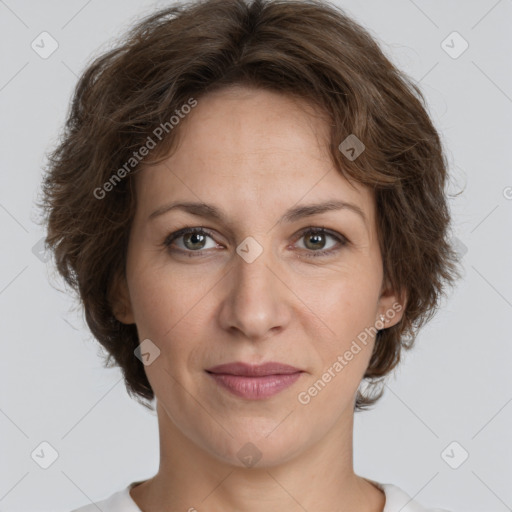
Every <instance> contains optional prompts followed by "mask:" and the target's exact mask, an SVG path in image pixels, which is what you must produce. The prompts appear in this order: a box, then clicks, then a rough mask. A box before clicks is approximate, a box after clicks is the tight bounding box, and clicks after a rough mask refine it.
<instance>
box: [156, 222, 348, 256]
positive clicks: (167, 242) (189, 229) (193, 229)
mask: <svg viewBox="0 0 512 512" xmlns="http://www.w3.org/2000/svg"><path fill="white" fill-rule="evenodd" d="M190 233H200V234H205V235H207V236H209V237H210V238H211V239H212V240H214V241H215V243H217V244H219V242H217V241H216V240H215V236H214V232H213V231H212V230H210V229H209V228H205V227H202V226H189V225H187V226H185V227H183V228H181V229H179V230H177V231H174V232H173V233H171V234H169V235H168V236H167V237H166V238H165V239H164V241H163V243H162V245H163V246H165V247H166V248H168V249H169V248H170V247H171V244H172V242H173V241H174V240H176V239H178V238H181V237H182V236H185V235H187V234H190ZM307 233H313V234H317V233H320V234H324V235H327V236H330V237H331V238H334V239H335V240H336V241H337V243H338V247H337V248H331V249H326V250H323V249H319V250H318V251H308V250H307V249H299V250H301V251H303V252H306V253H310V254H309V255H308V256H306V257H320V256H324V255H329V254H335V253H337V252H338V251H339V250H340V249H341V248H342V247H344V246H346V245H348V244H349V243H350V241H349V240H348V239H347V237H346V236H344V235H343V234H341V233H339V232H337V231H333V230H330V229H328V228H326V227H324V226H306V227H305V228H302V229H301V230H300V231H299V232H298V233H297V234H296V235H295V236H294V238H293V244H295V243H296V242H297V241H298V240H300V239H301V238H302V237H303V236H304V235H305V234H307ZM219 245H221V244H219ZM206 250H207V249H199V250H197V251H190V250H185V249H180V248H178V249H175V250H174V252H181V253H182V254H183V253H185V254H188V255H193V254H194V253H196V254H198V255H200V254H201V253H202V252H204V251H206ZM294 250H297V249H294Z"/></svg>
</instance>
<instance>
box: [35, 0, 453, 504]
mask: <svg viewBox="0 0 512 512" xmlns="http://www.w3.org/2000/svg"><path fill="white" fill-rule="evenodd" d="M424 103H425V102H424V99H423V97H422V95H421V92H420V91H419V90H418V89H417V87H416V86H415V85H414V84H413V83H412V82H410V81H409V80H408V79H407V77H405V76H404V75H403V74H402V73H401V72H400V71H398V70H397V69H396V68H395V67H394V66H393V65H392V64H391V63H390V61H389V60H388V59H387V58H386V57H385V56H384V55H383V53H382V52H381V50H380V49H379V47H378V45H377V44H376V42H375V41H374V40H373V39H372V38H371V37H370V36H369V34H368V33H367V32H366V31H365V30H364V29H363V28H362V27H360V26H359V25H357V24H356V23H355V22H354V21H352V20H351V19H349V18H348V17H347V16H346V15H344V13H343V12H342V11H341V10H339V9H337V8H334V7H331V6H330V5H328V4H321V3H319V2H307V1H291V2H290V1H289V2H282V3H281V2H272V1H269V2H263V1H258V0H256V1H253V2H249V3H246V2H243V1H242V0H230V1H226V0H207V1H203V2H201V3H194V4H189V5H187V6H181V7H172V8H167V9H164V10H162V11H159V12H157V13H156V14H154V15H152V16H151V17H148V18H146V19H145V20H143V21H142V22H140V23H139V25H138V26H136V27H135V28H134V29H133V30H132V31H131V32H130V33H129V34H128V36H127V38H126V40H125V41H123V43H122V44H121V45H120V46H119V47H118V48H116V49H114V50H112V51H110V52H109V53H107V54H105V55H103V56H101V57H99V58H98V59H96V61H95V62H93V63H92V64H91V65H90V66H89V68H88V69H87V70H86V72H85V73H84V74H83V76H82V77H81V79H80V81H79V84H78V86H77V89H76V92H75V96H74V99H73V104H72V109H71V111H70V113H69V119H68V121H67V124H66V128H67V131H66V133H65V135H64V137H63V141H62V142H61V144H60V145H59V147H58V148H57V149H56V150H55V151H54V153H53V154H52V155H51V158H50V165H49V169H48V173H47V175H46V177H45V183H44V192H45V196H44V208H45V210H46V213H47V223H48V237H47V244H48V246H49V247H50V248H51V249H52V250H53V251H54V253H55V258H56V263H57V267H58V270H59V272H60V273H61V274H62V276H63V277H64V278H65V279H66V280H67V282H68V283H69V284H71V285H72V286H73V287H74V288H75V289H76V291H77V292H78V293H79V296H80V298H81V300H82V302H83V305H84V309H85V313H86V318H87V322H88V325H89V327H90V329H91V331H92V333H93V334H94V336H95V337H96V338H97V340H98V341H99V342H100V343H101V344H102V345H103V346H104V347H105V348H106V349H107V351H108V353H109V360H108V361H107V363H109V362H110V361H111V360H112V359H113V360H114V361H115V363H116V364H117V365H119V367H120V368H121V369H122V371H123V375H124V378H125V382H126V386H127V389H128V391H129V393H130V394H131V395H132V396H133V397H135V398H136V399H138V400H140V401H141V403H142V404H143V405H146V406H148V407H151V405H150V402H151V401H152V400H153V399H155V403H156V410H157V415H158V423H159V434H160V457H161V458H160V467H159V470H158V473H157V474H156V475H154V476H153V477H152V478H149V479H148V480H145V481H139V482H131V483H130V484H129V485H128V486H127V487H126V488H125V489H122V490H120V491H118V492H116V493H114V494H113V495H112V496H110V497H109V498H108V499H106V500H103V501H101V502H98V503H96V504H91V505H87V506H84V507H82V508H80V509H78V511H80V512H89V511H92V510H97V507H98V508H100V509H101V510H103V511H104V512H120V511H123V512H124V511H126V512H128V511H131V512H140V511H143V512H157V511H163V510H169V511H171V510H172V511H177V510H188V511H190V512H191V511H194V510H197V511H201V510H208V511H221V510H222V511H235V510H244V511H248V512H252V511H268V510H286V511H299V510H301V511H302V510H308V511H310V512H313V511H344V512H355V511H358V512H382V511H384V512H391V511H398V510H401V511H402V512H418V511H424V510H426V509H425V508H423V507H422V506H421V505H420V504H419V503H417V502H416V501H414V500H412V499H410V498H409V496H408V495H407V494H406V493H405V492H404V491H402V490H401V489H399V488H398V487H397V486H395V485H393V484H384V483H380V482H375V481H372V480H369V479H366V478H364V477H361V476H359V475H356V474H355V473H354V469H353V464H352V458H353V451H352V440H353V419H354V412H355V411H360V410H363V409H364V408H365V407H368V406H370V405H371V404H374V403H375V402H376V401H377V400H378V398H379V397H380V396H381V395H382V383H383V378H384V377H385V376H386V375H387V374H389V372H390V371H391V370H392V369H393V368H394V367H396V365H397V364H398V363H399V361H400V354H401V351H402V350H403V349H408V348H410V347H411V346H412V343H413V341H414V335H415V333H416V331H417V329H418V328H419V327H421V326H422V325H423V324H424V323H425V322H426V321H427V320H429V319H430V318H431V317H432V315H433V314H434V312H435V310H436V307H437V305H438V303H439V299H440V297H441V294H442V292H443V291H444V286H445V285H446V284H448V285H452V284H453V283H454V282H455V279H456V278H457V277H459V274H458V269H457V266H456V256H455V252H454V251H453V249H452V247H451V246H450V244H449V241H448V227H449V222H450V216H449V212H448V208H447V204H446V202H445V196H444V184H445V180H446V174H447V170H446V161H445V157H444V153H443V150H442V146H441V142H440V139H439V135H438V133H437V132H436V130H435V128H434V127H433V125H432V122H431V120H430V119H429V116H428V114H427V113H426V110H425V106H424ZM431 510H432V509H431Z"/></svg>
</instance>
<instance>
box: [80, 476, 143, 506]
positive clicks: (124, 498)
mask: <svg viewBox="0 0 512 512" xmlns="http://www.w3.org/2000/svg"><path fill="white" fill-rule="evenodd" d="M136 483H138V482H132V483H131V484H130V485H128V486H127V487H125V488H124V489H122V490H120V491H117V492H115V493H114V494H112V495H111V496H109V497H108V498H105V499H103V500H101V501H97V502H95V503H90V504H89V505H84V506H83V507H80V508H77V509H74V510H71V512H98V509H99V510H101V511H102V512H141V510H140V508H139V507H138V506H137V504H136V503H135V502H134V501H133V499H132V497H131V496H130V489H131V487H132V486H134V485H136Z"/></svg>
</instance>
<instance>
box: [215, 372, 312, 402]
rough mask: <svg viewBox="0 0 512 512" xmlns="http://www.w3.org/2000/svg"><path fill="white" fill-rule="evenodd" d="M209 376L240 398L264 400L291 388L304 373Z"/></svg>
mask: <svg viewBox="0 0 512 512" xmlns="http://www.w3.org/2000/svg"><path fill="white" fill-rule="evenodd" d="M208 375H210V376H211V377H213V378H214V379H215V381H216V382H217V384H219V385H220V386H222V387H223V388H225V389H227V390H228V391H231V393H233V394H234V395H236V396H238V397H240V398H245V399H247V400H263V399H265V398H269V397H271V396H274V395H277V393H279V392H280V391H283V390H284V389H286V388H288V387H290V386H291V385H292V384H293V383H294V382H296V381H297V379H298V378H299V377H300V376H301V375H302V372H297V373H290V374H286V375H266V376H264V377H242V376H241V375H229V374H226V373H208Z"/></svg>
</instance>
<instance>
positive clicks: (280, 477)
mask: <svg viewBox="0 0 512 512" xmlns="http://www.w3.org/2000/svg"><path fill="white" fill-rule="evenodd" d="M157 403H158V402H157ZM347 412H350V414H345V415H344V416H345V417H340V418H339V420H338V421H337V423H336V424H335V425H334V426H333V428H332V429H331V430H330V431H329V433H328V434H327V435H326V436H324V437H322V438H321V439H319V440H313V441H312V443H311V446H310V447H309V448H307V449H306V450H303V451H302V452H301V453H300V455H298V456H293V454H291V455H290V456H289V458H288V460H285V461H280V462H279V464H275V465H268V464H266V465H264V466H260V465H259V464H256V465H255V466H253V467H240V466H235V465H233V464H230V463H229V462H228V461H223V460H221V459H219V458H218V457H215V456H213V455H212V454H211V453H209V452H208V451H207V450H205V449H203V448H201V447H200V446H198V445H197V444H195V443H194V442H193V441H192V440H190V439H189V438H187V437H186V436H184V435H183V433H182V432H181V431H180V430H179V429H177V428H176V426H175V425H174V423H173V422H172V420H171V419H170V418H169V416H168V415H167V413H166V412H165V411H164V410H163V409H162V407H161V406H160V404H158V423H159V431H160V467H159V470H158V473H157V474H156V475H155V476H154V477H153V478H151V479H149V480H147V481H145V482H144V483H142V484H140V485H138V486H136V487H134V488H133V489H132V490H131V492H130V494H131V496H132V498H133V499H134V501H135V502H136V503H137V504H138V506H139V508H141V510H143V511H144V512H153V511H156V510H185V511H190V512H194V510H197V511H200V510H208V511H211V512H217V511H218V512H220V511H226V510H228V511H231V510H244V512H262V511H268V510H287V511H290V512H295V511H297V512H299V511H300V512H303V511H304V510H308V511H310V512H313V511H317V510H319V511H320V510H336V511H339V512H356V511H357V512H362V511H364V512H382V510H383V507H384V501H385V498H384V494H383V493H382V491H380V490H379V489H377V488H376V487H375V486H373V485H372V484H371V483H370V482H369V481H368V480H366V479H364V478H361V477H359V476H357V475H356V474H355V473H354V471H353V449H352V432H353V411H347ZM342 416H343V415H342Z"/></svg>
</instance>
